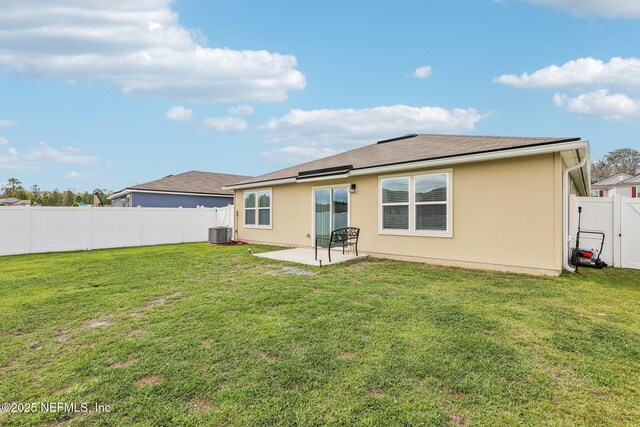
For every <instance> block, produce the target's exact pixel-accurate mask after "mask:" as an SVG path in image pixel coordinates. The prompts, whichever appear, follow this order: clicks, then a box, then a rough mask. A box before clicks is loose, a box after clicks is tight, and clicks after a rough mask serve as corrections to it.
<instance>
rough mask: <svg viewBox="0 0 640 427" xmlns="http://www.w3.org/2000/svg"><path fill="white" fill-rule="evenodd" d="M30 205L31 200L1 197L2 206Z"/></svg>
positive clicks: (0, 203)
mask: <svg viewBox="0 0 640 427" xmlns="http://www.w3.org/2000/svg"><path fill="white" fill-rule="evenodd" d="M27 205H28V206H30V205H31V200H20V199H16V198H15V197H8V198H6V199H0V206H27Z"/></svg>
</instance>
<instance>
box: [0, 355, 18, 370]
mask: <svg viewBox="0 0 640 427" xmlns="http://www.w3.org/2000/svg"><path fill="white" fill-rule="evenodd" d="M16 363H18V359H17V358H16V359H11V360H9V362H7V364H6V365H4V366H0V372H4V371H7V370H9V369H11V368H13V367H14V366H16Z"/></svg>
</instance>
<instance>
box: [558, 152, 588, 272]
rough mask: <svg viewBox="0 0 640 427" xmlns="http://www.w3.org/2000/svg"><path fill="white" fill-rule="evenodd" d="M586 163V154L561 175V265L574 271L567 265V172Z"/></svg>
mask: <svg viewBox="0 0 640 427" xmlns="http://www.w3.org/2000/svg"><path fill="white" fill-rule="evenodd" d="M586 163H587V156H585V157H584V159H582V161H581V162H580V163H578V164H577V165H574V166H570V167H568V168H566V169H565V170H564V173H563V175H562V265H563V266H564V269H565V270H567V271H569V272H571V273H575V271H576V269H575V268H573V267H571V266H570V265H569V242H570V241H571V236H570V235H569V173H571V172H573V171H574V170H576V169H580V168H581V167H583V166H584V165H585V164H586Z"/></svg>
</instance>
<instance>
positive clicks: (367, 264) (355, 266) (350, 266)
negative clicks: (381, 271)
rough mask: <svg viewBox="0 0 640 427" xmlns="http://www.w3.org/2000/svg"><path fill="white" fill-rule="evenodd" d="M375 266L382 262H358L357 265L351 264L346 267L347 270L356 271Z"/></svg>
mask: <svg viewBox="0 0 640 427" xmlns="http://www.w3.org/2000/svg"><path fill="white" fill-rule="evenodd" d="M375 264H380V262H377V261H362V262H358V263H356V264H351V265H349V266H347V267H345V268H346V269H347V270H355V269H356V268H360V267H368V266H370V265H375Z"/></svg>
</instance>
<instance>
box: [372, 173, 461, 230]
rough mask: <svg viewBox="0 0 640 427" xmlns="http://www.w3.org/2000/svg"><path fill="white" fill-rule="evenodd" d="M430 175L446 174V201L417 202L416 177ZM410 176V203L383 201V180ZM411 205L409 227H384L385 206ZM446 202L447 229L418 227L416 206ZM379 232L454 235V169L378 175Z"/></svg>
mask: <svg viewBox="0 0 640 427" xmlns="http://www.w3.org/2000/svg"><path fill="white" fill-rule="evenodd" d="M428 175H445V176H446V179H447V200H446V202H416V200H415V199H416V194H415V188H416V186H415V182H416V177H420V176H428ZM405 177H406V178H409V203H384V204H383V203H382V181H383V180H385V179H388V178H405ZM407 204H408V205H409V229H408V230H398V229H389V228H383V223H384V222H383V206H392V205H398V206H400V205H407ZM433 204H445V205H446V207H447V228H446V230H442V231H438V230H418V229H416V207H417V206H421V205H433ZM378 207H379V209H378V234H381V235H393V236H418V237H444V238H452V237H453V170H452V169H444V170H435V171H421V172H411V173H404V174H395V175H381V176H378Z"/></svg>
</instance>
